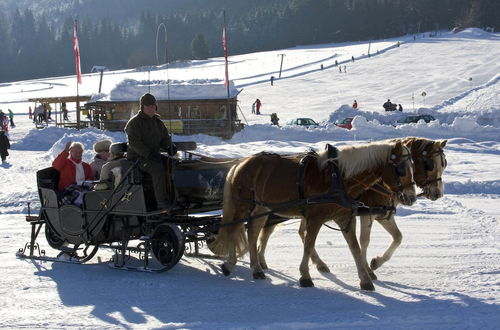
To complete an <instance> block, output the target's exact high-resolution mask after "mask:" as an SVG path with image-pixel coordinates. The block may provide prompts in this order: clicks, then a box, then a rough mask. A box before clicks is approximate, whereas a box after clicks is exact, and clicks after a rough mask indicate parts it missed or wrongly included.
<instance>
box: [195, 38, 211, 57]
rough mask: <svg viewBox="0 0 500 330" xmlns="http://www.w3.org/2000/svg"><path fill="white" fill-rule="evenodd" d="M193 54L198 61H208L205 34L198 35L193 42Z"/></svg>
mask: <svg viewBox="0 0 500 330" xmlns="http://www.w3.org/2000/svg"><path fill="white" fill-rule="evenodd" d="M191 52H192V54H193V57H194V58H195V59H197V60H206V59H207V58H208V56H209V53H208V45H207V42H206V40H205V37H204V36H203V34H201V33H198V34H197V35H196V36H195V37H194V39H193V41H191Z"/></svg>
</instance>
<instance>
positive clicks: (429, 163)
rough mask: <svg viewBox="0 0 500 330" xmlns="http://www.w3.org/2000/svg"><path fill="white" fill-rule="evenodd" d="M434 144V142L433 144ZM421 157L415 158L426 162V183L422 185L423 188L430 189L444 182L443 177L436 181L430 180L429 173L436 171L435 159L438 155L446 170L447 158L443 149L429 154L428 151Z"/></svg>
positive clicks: (437, 178)
mask: <svg viewBox="0 0 500 330" xmlns="http://www.w3.org/2000/svg"><path fill="white" fill-rule="evenodd" d="M433 143H434V142H432V144H433ZM421 155H422V156H421V157H417V158H415V159H416V160H419V161H423V162H424V171H425V181H424V183H423V185H422V188H425V187H428V186H429V185H431V184H433V183H435V182H439V181H442V179H441V176H439V177H436V178H434V179H429V174H428V172H432V171H433V170H434V167H435V165H434V158H435V157H436V155H439V158H440V160H441V167H442V168H443V169H444V168H445V167H446V165H447V162H446V157H445V155H444V151H443V148H439V149H437V150H433V151H431V152H427V151H426V150H424V151H422V153H421Z"/></svg>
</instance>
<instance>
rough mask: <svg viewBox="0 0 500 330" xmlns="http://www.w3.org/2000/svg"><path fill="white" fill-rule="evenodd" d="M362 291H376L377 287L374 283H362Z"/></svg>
mask: <svg viewBox="0 0 500 330" xmlns="http://www.w3.org/2000/svg"><path fill="white" fill-rule="evenodd" d="M360 286H361V290H366V291H375V286H374V285H373V283H364V284H363V283H360Z"/></svg>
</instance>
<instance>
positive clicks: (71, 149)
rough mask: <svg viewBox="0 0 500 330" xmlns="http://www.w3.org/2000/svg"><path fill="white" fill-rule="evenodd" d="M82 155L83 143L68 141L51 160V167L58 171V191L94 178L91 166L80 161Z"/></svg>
mask: <svg viewBox="0 0 500 330" xmlns="http://www.w3.org/2000/svg"><path fill="white" fill-rule="evenodd" d="M82 155H83V145H82V144H81V143H79V142H73V143H72V142H71V141H69V142H68V143H66V147H65V148H64V150H63V151H62V152H61V153H60V154H59V155H58V156H57V157H56V159H54V161H53V162H52V167H54V168H55V169H56V170H58V171H59V185H58V190H59V191H63V190H64V189H65V188H66V187H68V186H70V185H72V184H77V185H81V184H82V183H83V181H85V180H94V176H93V174H92V168H91V167H90V165H89V164H87V163H85V162H84V161H82Z"/></svg>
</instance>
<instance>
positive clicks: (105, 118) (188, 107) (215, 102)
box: [85, 79, 243, 139]
mask: <svg viewBox="0 0 500 330" xmlns="http://www.w3.org/2000/svg"><path fill="white" fill-rule="evenodd" d="M144 93H151V94H152V95H154V96H155V98H156V100H157V105H158V110H157V112H158V114H159V115H160V117H161V119H162V120H163V122H164V123H165V125H166V126H167V128H169V131H170V132H172V133H174V134H179V135H193V134H208V135H215V136H220V137H223V138H227V139H228V138H231V137H232V136H233V134H234V133H235V132H238V131H240V130H241V129H243V124H242V123H241V121H240V120H239V119H238V114H237V111H236V110H237V96H238V93H239V91H238V90H237V89H236V88H235V86H234V84H233V83H232V82H230V84H229V88H228V87H227V86H226V85H224V84H222V83H218V84H214V83H210V82H207V81H202V82H201V83H200V80H196V81H188V82H183V83H179V82H177V83H170V84H167V83H166V82H165V81H154V82H151V83H148V82H144V81H135V80H131V79H127V80H124V81H122V82H121V83H119V84H118V85H116V87H115V88H113V89H112V90H111V91H110V93H109V94H98V95H94V96H92V98H91V99H90V100H89V102H88V103H87V104H86V105H85V107H86V109H87V110H88V111H89V115H90V116H91V118H93V119H94V121H96V122H97V121H98V122H100V124H101V126H103V128H104V129H107V130H110V131H122V130H123V129H124V127H125V124H126V123H127V121H128V120H129V119H130V118H131V117H132V116H133V115H135V114H136V113H137V112H138V111H139V106H140V105H139V100H140V97H141V96H142V95H143V94H144ZM228 95H229V97H228Z"/></svg>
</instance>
